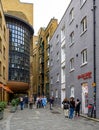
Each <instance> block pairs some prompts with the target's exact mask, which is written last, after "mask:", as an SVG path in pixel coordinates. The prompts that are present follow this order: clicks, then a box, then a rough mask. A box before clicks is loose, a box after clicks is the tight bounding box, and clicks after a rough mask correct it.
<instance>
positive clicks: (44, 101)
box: [42, 96, 47, 108]
mask: <svg viewBox="0 0 99 130" xmlns="http://www.w3.org/2000/svg"><path fill="white" fill-rule="evenodd" d="M42 105H43V107H44V108H45V107H46V105H47V98H46V96H44V97H43V98H42Z"/></svg>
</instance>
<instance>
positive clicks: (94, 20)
mask: <svg viewBox="0 0 99 130" xmlns="http://www.w3.org/2000/svg"><path fill="white" fill-rule="evenodd" d="M93 62H94V63H93V65H94V73H93V77H94V83H95V85H94V95H93V96H94V118H96V0H93Z"/></svg>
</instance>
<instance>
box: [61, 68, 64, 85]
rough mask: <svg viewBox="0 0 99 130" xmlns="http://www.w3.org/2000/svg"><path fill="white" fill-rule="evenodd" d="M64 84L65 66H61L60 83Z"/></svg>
mask: <svg viewBox="0 0 99 130" xmlns="http://www.w3.org/2000/svg"><path fill="white" fill-rule="evenodd" d="M64 82H65V66H63V67H62V70H61V83H64Z"/></svg>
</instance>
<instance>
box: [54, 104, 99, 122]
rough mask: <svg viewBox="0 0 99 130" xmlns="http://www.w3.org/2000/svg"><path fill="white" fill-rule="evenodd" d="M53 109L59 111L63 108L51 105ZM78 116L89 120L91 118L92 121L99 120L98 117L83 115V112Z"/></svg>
mask: <svg viewBox="0 0 99 130" xmlns="http://www.w3.org/2000/svg"><path fill="white" fill-rule="evenodd" d="M53 108H54V109H56V108H57V109H56V110H59V111H61V112H62V111H63V109H62V108H60V107H56V106H55V107H53ZM80 116H81V117H83V118H86V119H89V120H93V121H96V122H99V119H97V118H92V117H88V116H87V115H84V114H80Z"/></svg>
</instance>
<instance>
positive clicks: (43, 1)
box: [20, 0, 71, 35]
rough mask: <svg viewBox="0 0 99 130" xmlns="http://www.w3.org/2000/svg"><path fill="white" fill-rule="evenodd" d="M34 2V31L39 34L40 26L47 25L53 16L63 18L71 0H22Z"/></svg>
mask: <svg viewBox="0 0 99 130" xmlns="http://www.w3.org/2000/svg"><path fill="white" fill-rule="evenodd" d="M20 1H21V2H27V3H33V4H34V27H33V28H34V32H35V35H36V34H37V32H38V30H39V29H40V27H46V26H47V25H48V23H49V21H50V19H51V18H53V17H55V18H56V19H58V22H59V21H60V20H61V18H62V16H63V14H64V13H65V10H66V8H67V6H68V4H69V3H70V1H71V0H20Z"/></svg>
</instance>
